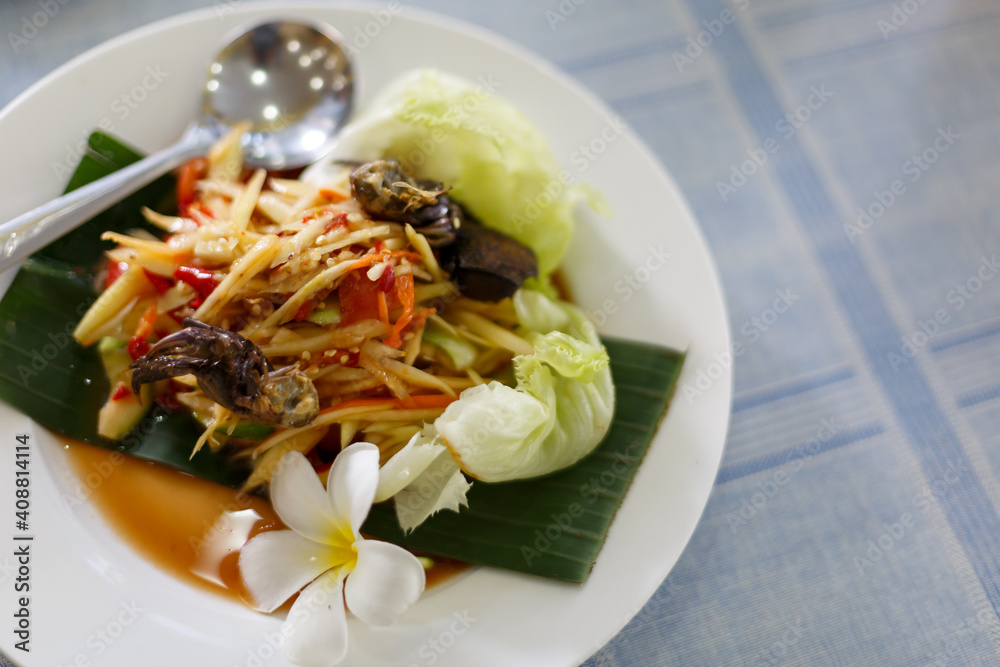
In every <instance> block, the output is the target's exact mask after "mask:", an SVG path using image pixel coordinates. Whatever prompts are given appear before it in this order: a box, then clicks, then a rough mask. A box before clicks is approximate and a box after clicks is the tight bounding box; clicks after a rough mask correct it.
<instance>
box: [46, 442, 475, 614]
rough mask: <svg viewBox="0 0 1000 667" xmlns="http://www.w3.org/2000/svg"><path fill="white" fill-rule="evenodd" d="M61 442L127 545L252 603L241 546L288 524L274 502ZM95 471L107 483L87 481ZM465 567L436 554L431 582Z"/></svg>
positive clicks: (197, 582) (185, 577)
mask: <svg viewBox="0 0 1000 667" xmlns="http://www.w3.org/2000/svg"><path fill="white" fill-rule="evenodd" d="M60 440H61V441H62V442H63V443H64V445H65V448H66V453H67V455H68V457H67V458H68V460H69V462H70V467H71V469H72V470H73V471H74V473H75V474H76V475H77V477H78V479H79V480H80V481H81V482H82V483H84V484H86V486H87V487H88V488H90V489H91V496H90V501H91V502H92V503H93V504H94V505H95V506H96V507H97V508H98V509H99V510H100V512H101V515H102V516H103V517H104V519H105V520H106V521H107V522H108V523H109V524H111V526H112V527H113V528H114V529H115V531H116V532H117V533H118V534H119V535H120V536H121V537H122V539H123V540H124V541H125V542H126V543H127V544H129V545H130V546H131V547H132V548H134V549H135V550H136V551H138V552H139V553H140V554H141V555H142V556H143V557H144V558H146V559H147V560H149V561H150V562H152V563H153V564H155V565H156V566H157V567H159V568H161V569H162V570H164V571H166V572H168V573H170V574H171V575H173V576H174V577H176V578H178V579H181V580H182V581H185V582H186V583H188V584H191V585H194V586H196V587H198V588H201V589H203V590H208V591H211V592H213V593H216V594H219V595H223V596H225V597H228V598H230V599H233V600H237V601H241V602H243V603H245V604H248V605H250V606H253V605H252V604H251V602H250V598H249V595H248V594H247V592H246V590H245V589H244V587H243V585H242V582H241V580H240V576H239V568H238V562H239V550H240V548H241V547H242V546H243V545H244V544H245V543H246V541H247V540H248V539H250V538H251V537H253V536H254V535H256V534H258V533H260V532H263V531H266V530H276V529H282V528H285V526H284V525H283V524H282V523H281V521H280V519H278V517H277V515H276V514H275V513H274V509H273V508H272V507H271V504H270V503H269V502H267V501H266V500H264V499H263V498H260V497H257V496H248V495H246V494H242V493H240V492H239V491H236V490H234V489H230V488H228V487H225V486H221V485H219V484H215V483H213V482H209V481H208V480H204V479H201V478H198V477H194V476H193V475H189V474H187V473H184V472H181V471H179V470H175V469H173V468H171V467H169V466H166V465H163V464H160V463H155V462H152V461H146V460H143V459H139V458H135V457H132V456H128V455H125V454H122V453H121V452H117V451H109V450H106V449H101V448H100V447H94V446H92V445H88V444H86V443H82V442H78V441H75V440H70V439H67V438H60ZM95 475H96V476H97V479H100V480H101V481H100V482H99V483H96V484H93V483H88V482H87V478H88V477H92V478H93V476H95ZM465 567H466V565H465V564H464V563H460V562H458V561H452V560H449V559H434V564H433V565H432V566H431V567H430V568H429V569H427V570H426V575H427V587H428V588H429V587H431V586H433V585H435V584H438V583H441V582H442V581H444V580H445V579H447V578H449V577H451V576H453V575H454V574H457V573H458V572H461V571H462V570H463V569H465ZM286 606H287V603H286Z"/></svg>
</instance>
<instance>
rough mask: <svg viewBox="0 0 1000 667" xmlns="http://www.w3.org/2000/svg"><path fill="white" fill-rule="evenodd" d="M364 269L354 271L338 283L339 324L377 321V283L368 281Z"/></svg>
mask: <svg viewBox="0 0 1000 667" xmlns="http://www.w3.org/2000/svg"><path fill="white" fill-rule="evenodd" d="M365 271H366V269H355V270H354V271H351V272H350V273H348V274H347V275H346V276H345V277H344V280H343V281H341V283H340V288H339V289H338V290H337V295H338V297H339V298H340V324H341V325H342V326H343V325H347V324H354V323H355V322H360V321H361V320H375V319H378V293H379V289H378V283H376V282H372V281H371V280H368V276H367V275H365Z"/></svg>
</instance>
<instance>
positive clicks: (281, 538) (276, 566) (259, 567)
mask: <svg viewBox="0 0 1000 667" xmlns="http://www.w3.org/2000/svg"><path fill="white" fill-rule="evenodd" d="M336 560H337V550H335V549H333V548H331V547H329V546H327V545H325V544H319V543H318V542H313V541H312V540H307V539H306V538H304V537H302V536H301V535H299V534H298V533H295V532H293V531H291V530H272V531H269V532H266V533H261V534H260V535H257V536H256V537H254V538H252V539H251V540H250V541H249V542H247V543H246V544H244V545H243V549H241V550H240V560H239V567H240V576H241V577H242V578H243V583H244V584H245V585H246V588H247V591H248V592H249V593H250V595H251V596H252V597H253V599H254V600H255V601H256V603H257V606H258V608H259V609H260V610H261V611H266V612H272V611H274V610H275V609H277V608H278V607H280V606H281V603H282V602H284V601H285V600H287V599H288V598H290V597H292V595H293V594H295V592H296V591H298V590H299V589H300V588H302V587H303V586H305V585H306V584H308V583H309V582H310V581H312V580H313V579H315V578H316V577H318V576H319V575H320V574H322V573H323V572H324V571H326V570H328V569H330V568H331V567H333V566H334V565H335V561H336Z"/></svg>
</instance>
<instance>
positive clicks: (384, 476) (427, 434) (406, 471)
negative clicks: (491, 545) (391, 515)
mask: <svg viewBox="0 0 1000 667" xmlns="http://www.w3.org/2000/svg"><path fill="white" fill-rule="evenodd" d="M471 486H472V485H471V484H469V482H468V480H466V479H465V475H463V474H462V471H461V469H459V467H458V463H456V462H455V459H454V458H452V456H451V452H449V451H448V448H447V447H445V446H444V443H442V442H441V438H440V437H439V436H438V434H437V431H436V430H435V429H434V426H433V425H432V424H425V425H424V429H423V431H421V432H419V433H417V434H416V435H414V436H413V437H412V438H411V439H410V441H409V442H408V443H406V446H405V447H403V448H402V449H401V450H399V452H398V453H397V454H396V455H395V456H393V457H392V458H391V459H389V460H388V461H386V464H385V465H384V466H382V470H380V471H379V483H378V489H377V490H376V491H375V500H376V502H382V501H383V500H387V499H388V498H393V499H394V500H395V503H396V517H397V518H398V519H399V527H400V528H402V529H403V532H406V533H408V532H410V531H411V530H413V529H414V528H416V527H417V526H419V525H420V524H421V523H423V522H424V521H426V520H427V519H428V518H429V517H431V516H432V515H434V514H436V513H437V512H439V511H441V510H444V509H448V510H451V511H453V512H457V511H459V509H460V508H461V506H462V505H465V506H466V507H467V506H468V505H469V501H468V499H467V498H466V496H467V494H468V493H469V488H470V487H471Z"/></svg>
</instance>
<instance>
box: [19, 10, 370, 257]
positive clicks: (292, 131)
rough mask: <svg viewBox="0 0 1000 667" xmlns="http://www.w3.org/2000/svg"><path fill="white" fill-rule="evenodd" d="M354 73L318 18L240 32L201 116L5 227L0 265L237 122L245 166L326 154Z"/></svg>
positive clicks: (289, 165)
mask: <svg viewBox="0 0 1000 667" xmlns="http://www.w3.org/2000/svg"><path fill="white" fill-rule="evenodd" d="M353 99H354V75H353V70H352V68H351V63H350V61H349V60H348V58H347V54H346V53H345V52H344V49H343V48H342V47H341V39H340V35H339V34H338V33H337V32H336V31H335V30H333V28H330V27H329V26H326V25H322V24H319V23H312V22H299V21H267V22H264V23H257V24H254V25H251V26H249V27H244V28H241V29H239V30H237V31H235V32H234V33H232V34H231V35H230V36H229V39H228V40H227V41H226V45H225V46H224V47H223V48H222V50H221V51H220V52H219V55H218V56H217V57H216V58H215V60H214V61H213V62H212V63H211V65H209V68H208V77H207V80H206V83H205V88H204V91H203V101H202V113H201V117H200V118H199V119H198V120H197V121H196V122H194V123H192V124H191V125H190V126H189V127H188V129H187V130H186V131H185V132H184V134H183V136H182V137H181V138H180V140H179V141H178V142H177V143H176V144H174V145H173V146H170V147H168V148H165V149H163V150H162V151H159V152H158V153H155V154H153V155H150V156H149V157H147V158H145V159H143V160H140V161H138V162H136V163H135V164H132V165H130V166H128V167H125V168H124V169H121V170H119V171H117V172H115V173H113V174H110V175H109V176H105V177H104V178H101V179H99V180H96V181H94V182H93V183H90V184H88V185H85V186H83V187H82V188H79V189H77V190H74V191H73V192H71V193H68V194H66V195H63V196H62V197H59V198H58V199H55V200H53V201H51V202H49V203H47V204H44V205H42V206H40V207H38V208H36V209H34V210H33V211H29V212H28V213H25V214H23V215H20V216H18V217H16V218H14V219H13V220H9V221H7V222H5V223H3V224H0V271H3V270H5V269H8V268H10V267H13V266H15V265H16V264H17V263H18V262H20V261H21V260H22V259H24V258H25V257H27V256H28V255H29V254H31V253H33V252H35V251H36V250H39V249H40V248H42V247H44V246H45V245H46V244H48V243H50V242H51V241H54V240H55V239H57V238H59V237H60V236H62V235H63V234H65V233H66V232H68V231H70V230H71V229H73V228H74V227H76V226H78V225H79V224H81V223H83V222H84V221H85V220H88V219H90V218H91V217H93V216H94V215H96V214H97V213H99V212H101V211H103V210H104V209H106V208H107V207H109V206H110V205H112V204H114V203H115V202H117V201H119V200H120V199H122V198H124V197H126V196H128V195H129V194H131V193H133V192H135V191H136V190H138V189H139V188H141V187H142V186H144V185H146V184H147V183H149V182H151V181H152V180H154V179H155V178H156V177H158V176H161V175H162V174H164V173H166V172H167V171H169V170H170V169H173V168H174V167H177V166H180V165H181V164H183V163H184V162H186V161H187V160H190V159H191V158H194V157H198V156H201V155H205V154H206V153H207V152H208V151H209V149H210V148H211V147H212V145H213V144H214V143H215V142H216V141H218V140H219V139H220V138H221V137H222V136H223V135H224V134H225V133H226V132H227V131H229V130H230V129H231V128H233V127H236V126H238V125H239V124H240V123H249V129H248V130H247V131H246V132H245V133H244V135H243V141H242V144H243V149H244V154H245V162H246V163H247V164H248V165H250V166H252V167H258V168H264V169H271V170H284V169H296V168H298V167H304V166H305V165H307V164H309V163H311V162H315V161H316V160H318V159H319V158H320V157H322V156H323V155H325V154H326V153H328V152H329V151H330V150H331V149H332V148H333V145H334V144H335V143H336V140H337V133H338V131H339V130H340V128H341V127H342V126H343V124H344V122H345V121H346V120H347V116H348V115H349V114H350V111H351V108H352V104H353Z"/></svg>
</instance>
